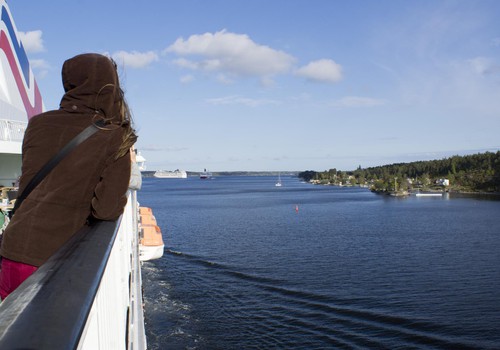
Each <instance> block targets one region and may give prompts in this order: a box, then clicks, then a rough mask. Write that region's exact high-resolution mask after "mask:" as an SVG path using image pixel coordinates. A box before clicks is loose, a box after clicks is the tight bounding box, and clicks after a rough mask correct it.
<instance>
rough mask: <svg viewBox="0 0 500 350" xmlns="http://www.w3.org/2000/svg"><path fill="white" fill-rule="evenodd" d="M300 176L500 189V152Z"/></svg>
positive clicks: (390, 187) (402, 187)
mask: <svg viewBox="0 0 500 350" xmlns="http://www.w3.org/2000/svg"><path fill="white" fill-rule="evenodd" d="M298 176H299V177H300V178H302V179H303V180H305V181H308V182H315V183H324V184H332V185H350V186H357V185H359V186H366V187H370V188H371V189H372V190H375V191H406V190H412V189H416V188H417V189H444V188H446V189H447V190H455V191H480V192H500V151H497V152H496V153H494V152H486V153H478V154H473V155H465V156H458V155H456V156H452V157H449V158H444V159H440V160H429V161H417V162H411V163H396V164H390V165H382V166H376V167H369V168H361V166H360V167H358V169H356V170H354V171H341V170H337V169H335V168H333V169H329V170H326V171H323V172H316V171H312V170H307V171H304V172H301V173H299V175H298ZM445 179H446V180H447V181H444V180H445Z"/></svg>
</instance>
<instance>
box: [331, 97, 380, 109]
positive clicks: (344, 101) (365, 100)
mask: <svg viewBox="0 0 500 350" xmlns="http://www.w3.org/2000/svg"><path fill="white" fill-rule="evenodd" d="M385 104H386V101H385V100H381V99H377V98H371V97H358V96H346V97H343V98H341V99H340V100H337V101H334V102H333V106H335V107H374V106H382V105H385Z"/></svg>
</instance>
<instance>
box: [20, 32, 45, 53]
mask: <svg viewBox="0 0 500 350" xmlns="http://www.w3.org/2000/svg"><path fill="white" fill-rule="evenodd" d="M18 35H19V39H20V40H21V42H22V43H23V46H24V49H25V50H26V52H32V53H33V52H42V51H44V50H45V48H44V47H43V40H42V31H41V30H34V31H31V32H18Z"/></svg>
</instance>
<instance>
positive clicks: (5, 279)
mask: <svg viewBox="0 0 500 350" xmlns="http://www.w3.org/2000/svg"><path fill="white" fill-rule="evenodd" d="M1 265H2V266H1V269H0V297H1V298H2V300H3V299H5V298H6V297H7V296H8V295H9V294H10V293H12V292H13V291H14V290H15V289H16V288H17V287H19V285H20V284H21V283H23V282H24V280H25V279H26V278H28V277H29V276H31V275H32V274H33V272H35V271H36V270H37V269H38V267H36V266H32V265H28V264H23V263H20V262H17V261H12V260H9V259H5V258H2V264H1Z"/></svg>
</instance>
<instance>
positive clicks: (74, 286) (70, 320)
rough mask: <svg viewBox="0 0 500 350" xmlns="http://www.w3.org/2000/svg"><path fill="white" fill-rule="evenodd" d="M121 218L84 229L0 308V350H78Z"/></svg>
mask: <svg viewBox="0 0 500 350" xmlns="http://www.w3.org/2000/svg"><path fill="white" fill-rule="evenodd" d="M120 220H121V218H120V219H119V220H117V221H100V222H97V223H95V224H94V225H92V226H86V227H84V228H82V229H81V230H80V231H78V232H77V233H76V234H75V235H73V237H72V238H71V239H70V240H69V241H68V242H67V243H66V244H65V245H64V246H63V247H62V248H61V249H59V250H58V252H57V253H56V254H54V255H53V256H52V257H51V258H50V259H49V260H48V261H47V262H46V263H45V264H44V265H42V266H41V267H40V268H39V269H38V270H37V271H36V272H35V273H34V274H33V275H31V276H30V277H29V278H28V279H27V280H26V281H25V282H24V283H23V284H22V285H21V286H20V287H19V288H18V289H16V290H15V291H14V292H13V293H12V294H11V295H10V296H9V297H8V298H6V299H5V300H4V301H3V302H2V304H0V349H14V348H15V349H40V348H43V349H76V348H77V347H78V344H79V341H80V336H81V335H82V332H83V331H84V328H85V324H86V322H87V317H88V315H89V313H90V310H91V308H92V305H93V302H94V298H95V296H96V293H97V291H98V288H99V284H100V281H101V278H102V276H103V274H104V271H105V268H106V264H107V261H108V258H109V256H110V252H111V249H112V246H113V244H114V241H115V239H116V237H117V232H118V227H119V223H120Z"/></svg>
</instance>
